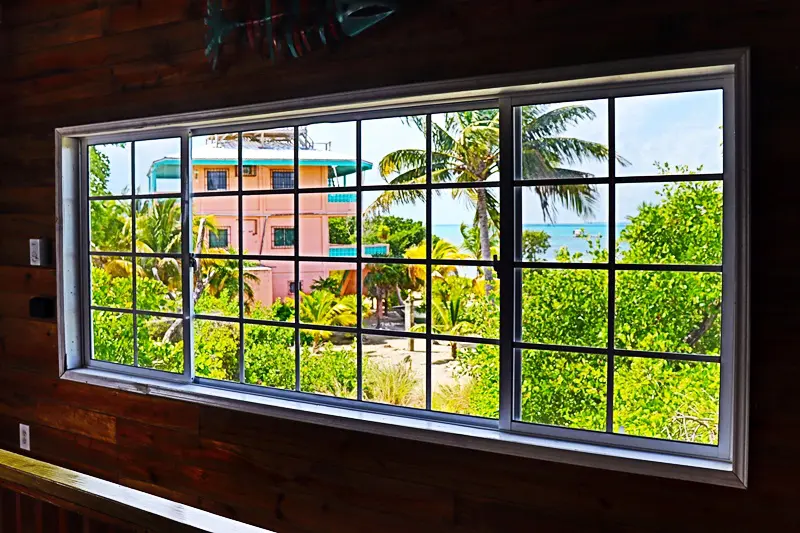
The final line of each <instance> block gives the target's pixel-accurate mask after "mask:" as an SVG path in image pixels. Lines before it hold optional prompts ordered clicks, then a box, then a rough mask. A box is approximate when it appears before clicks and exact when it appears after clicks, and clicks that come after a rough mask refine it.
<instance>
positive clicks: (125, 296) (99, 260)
mask: <svg viewBox="0 0 800 533" xmlns="http://www.w3.org/2000/svg"><path fill="white" fill-rule="evenodd" d="M91 269H92V270H91V278H92V305H96V306H98V307H113V308H115V309H131V308H132V307H133V281H132V277H131V272H133V258H132V257H130V256H112V257H99V256H92V266H91Z"/></svg>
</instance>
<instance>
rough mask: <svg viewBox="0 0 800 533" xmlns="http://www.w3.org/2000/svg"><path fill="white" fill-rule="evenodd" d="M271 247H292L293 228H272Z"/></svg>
mask: <svg viewBox="0 0 800 533" xmlns="http://www.w3.org/2000/svg"><path fill="white" fill-rule="evenodd" d="M272 246H273V247H274V248H291V247H293V246H294V228H272Z"/></svg>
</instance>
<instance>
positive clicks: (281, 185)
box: [272, 170, 294, 189]
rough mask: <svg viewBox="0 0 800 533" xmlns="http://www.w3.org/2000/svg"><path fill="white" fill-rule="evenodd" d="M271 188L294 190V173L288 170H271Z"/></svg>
mask: <svg viewBox="0 0 800 533" xmlns="http://www.w3.org/2000/svg"><path fill="white" fill-rule="evenodd" d="M272 188H273V189H294V172H292V171H290V170H273V171H272Z"/></svg>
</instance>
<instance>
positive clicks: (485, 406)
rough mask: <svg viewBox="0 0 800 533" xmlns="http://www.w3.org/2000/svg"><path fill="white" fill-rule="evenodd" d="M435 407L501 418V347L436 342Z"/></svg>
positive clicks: (434, 355) (433, 357) (433, 377)
mask: <svg viewBox="0 0 800 533" xmlns="http://www.w3.org/2000/svg"><path fill="white" fill-rule="evenodd" d="M431 356H432V361H433V366H432V367H431V372H432V374H431V379H432V382H433V397H432V399H431V401H432V407H433V410H434V411H443V412H446V413H455V414H461V415H473V416H480V417H484V418H497V417H498V416H499V412H500V372H499V371H500V349H499V348H498V347H497V346H492V345H488V344H465V343H452V342H443V341H434V342H433V354H431Z"/></svg>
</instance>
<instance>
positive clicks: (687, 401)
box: [614, 357, 720, 445]
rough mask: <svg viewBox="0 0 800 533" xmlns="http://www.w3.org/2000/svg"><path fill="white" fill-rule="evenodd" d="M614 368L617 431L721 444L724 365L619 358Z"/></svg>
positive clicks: (615, 426)
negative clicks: (721, 398) (720, 426)
mask: <svg viewBox="0 0 800 533" xmlns="http://www.w3.org/2000/svg"><path fill="white" fill-rule="evenodd" d="M614 369H615V372H614V391H615V392H614V431H615V433H623V434H626V435H634V436H639V437H652V438H657V439H668V440H676V441H684V442H695V443H701V444H711V445H717V444H718V442H719V414H720V403H719V398H720V365H719V364H717V363H705V362H694V361H669V360H665V359H647V358H638V357H616V358H615V359H614Z"/></svg>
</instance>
